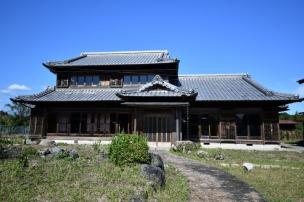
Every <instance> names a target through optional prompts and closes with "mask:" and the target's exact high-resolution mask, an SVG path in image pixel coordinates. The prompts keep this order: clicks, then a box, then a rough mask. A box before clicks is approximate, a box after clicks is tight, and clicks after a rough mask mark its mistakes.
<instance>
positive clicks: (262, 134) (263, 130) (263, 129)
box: [261, 120, 265, 144]
mask: <svg viewBox="0 0 304 202" xmlns="http://www.w3.org/2000/svg"><path fill="white" fill-rule="evenodd" d="M261 137H262V140H263V144H265V127H264V120H263V121H262V124H261Z"/></svg>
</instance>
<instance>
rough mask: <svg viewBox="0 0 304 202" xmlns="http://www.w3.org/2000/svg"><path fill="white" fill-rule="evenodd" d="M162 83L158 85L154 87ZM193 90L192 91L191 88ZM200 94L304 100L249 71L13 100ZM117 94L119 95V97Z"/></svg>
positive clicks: (206, 97) (200, 98)
mask: <svg viewBox="0 0 304 202" xmlns="http://www.w3.org/2000/svg"><path fill="white" fill-rule="evenodd" d="M157 85H159V86H162V89H161V88H158V89H157V88H155V89H153V87H155V86H157ZM191 89H193V90H191ZM195 93H197V96H196V101H199V102H204V101H205V102H207V101H208V102H209V101H210V102H212V101H214V102H218V101H248V102H252V101H278V102H283V103H292V102H298V101H302V100H303V99H302V98H299V96H296V95H293V94H286V93H278V92H274V91H270V90H268V89H266V88H265V87H263V86H261V85H260V84H258V83H257V82H256V81H254V80H253V79H251V77H250V76H249V75H248V74H213V75H180V76H179V83H178V84H177V85H176V86H174V85H172V84H170V83H168V82H165V81H163V80H160V79H159V78H158V77H157V78H156V79H155V80H154V82H151V83H148V84H145V85H142V86H139V87H138V86H133V87H132V86H131V87H130V86H124V87H123V88H77V89H75V88H54V89H48V90H46V91H44V92H42V93H39V94H36V95H30V96H19V97H16V98H14V99H12V100H14V101H19V102H25V103H39V102H76V101H88V102H92V101H94V102H102V101H121V99H120V97H118V96H119V95H123V96H124V95H128V96H154V97H157V96H167V97H169V96H173V97H176V96H182V95H187V94H188V95H194V94H195ZM117 95H118V96H117Z"/></svg>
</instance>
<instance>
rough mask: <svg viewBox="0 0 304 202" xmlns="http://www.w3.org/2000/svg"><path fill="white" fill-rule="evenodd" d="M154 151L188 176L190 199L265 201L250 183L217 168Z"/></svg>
mask: <svg viewBox="0 0 304 202" xmlns="http://www.w3.org/2000/svg"><path fill="white" fill-rule="evenodd" d="M153 152H155V153H158V154H160V155H161V156H162V158H163V160H164V163H169V164H172V165H174V166H175V167H176V168H177V169H179V170H180V171H181V172H182V174H183V175H184V176H186V177H187V178H188V182H189V185H190V188H191V195H190V201H212V202H214V201H225V202H226V201H265V199H263V198H262V196H261V195H260V194H259V193H258V192H256V191H255V190H254V189H253V188H252V187H250V186H249V185H248V184H246V183H244V182H242V181H240V180H238V179H236V178H235V177H234V176H232V175H230V174H228V173H225V172H223V171H221V170H219V169H217V168H214V167H210V166H207V165H204V164H202V163H200V162H199V161H195V160H191V159H186V158H183V157H179V156H175V155H173V154H170V153H169V152H167V151H153Z"/></svg>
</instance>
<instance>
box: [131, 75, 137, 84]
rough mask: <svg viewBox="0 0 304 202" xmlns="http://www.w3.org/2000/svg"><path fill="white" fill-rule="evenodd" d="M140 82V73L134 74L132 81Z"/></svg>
mask: <svg viewBox="0 0 304 202" xmlns="http://www.w3.org/2000/svg"><path fill="white" fill-rule="evenodd" d="M138 82H139V76H138V75H133V76H132V83H134V84H137V83H138Z"/></svg>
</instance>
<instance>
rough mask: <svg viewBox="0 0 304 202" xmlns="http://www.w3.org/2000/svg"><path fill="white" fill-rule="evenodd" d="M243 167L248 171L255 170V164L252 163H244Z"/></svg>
mask: <svg viewBox="0 0 304 202" xmlns="http://www.w3.org/2000/svg"><path fill="white" fill-rule="evenodd" d="M243 167H244V168H245V170H247V171H251V170H252V169H253V164H252V163H243Z"/></svg>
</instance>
